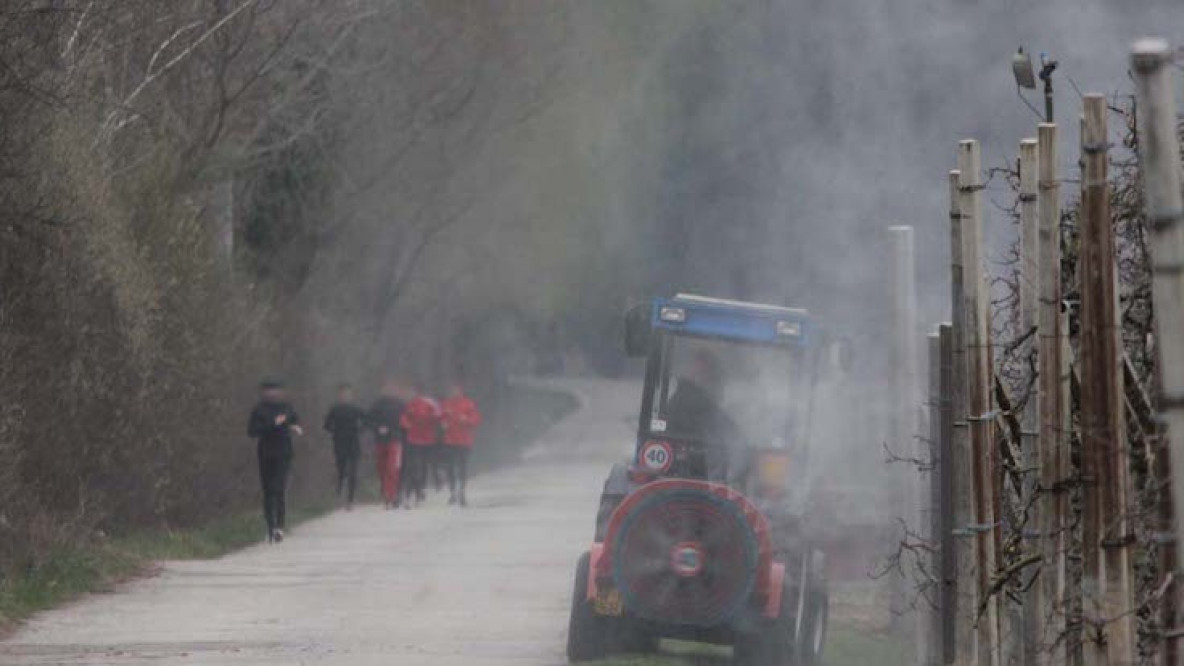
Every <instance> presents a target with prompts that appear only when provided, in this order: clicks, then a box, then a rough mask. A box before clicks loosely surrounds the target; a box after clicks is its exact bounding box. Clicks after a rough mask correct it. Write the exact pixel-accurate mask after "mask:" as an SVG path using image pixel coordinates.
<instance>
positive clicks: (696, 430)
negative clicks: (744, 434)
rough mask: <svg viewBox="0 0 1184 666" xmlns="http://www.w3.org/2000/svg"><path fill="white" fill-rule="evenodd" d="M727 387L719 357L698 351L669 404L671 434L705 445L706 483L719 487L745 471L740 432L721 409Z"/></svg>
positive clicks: (667, 407)
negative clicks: (718, 484)
mask: <svg viewBox="0 0 1184 666" xmlns="http://www.w3.org/2000/svg"><path fill="white" fill-rule="evenodd" d="M726 385H727V378H726V376H725V374H724V369H723V364H722V363H720V360H719V357H718V356H716V355H715V354H714V353H712V352H711V351H709V350H707V349H697V350H695V351H694V352H692V354H691V358H690V362H689V363H688V365H687V368H686V370H685V371H684V372H683V374H682V375H681V376H680V377H679V378H678V387H677V388H676V389H675V391H674V394H673V395H671V396H670V401H669V402H667V403H666V421H667V423H668V424H669V426H668V427H669V429H670V431H671V432H672V433H677V434H678V435H681V436H683V437H687V438H690V439H693V440H696V441H699V442H702V443H703V444H704V445H705V447H706V457H707V480H709V481H713V482H718V483H728V482H731V481H732V480H735V479H739V478H742V474H743V472H744V470H745V467H746V465H744V464H743V450H744V447H743V442H742V441H741V436H740V428H739V427H737V425H736V422H735V421H734V420H733V419H732V417H731V416H729V415H728V413H727V412H726V411H724V408H723V407H722V405H721V403H722V402H723V394H724V388H725V387H726ZM737 463H739V464H737ZM729 468H732V469H731V470H729Z"/></svg>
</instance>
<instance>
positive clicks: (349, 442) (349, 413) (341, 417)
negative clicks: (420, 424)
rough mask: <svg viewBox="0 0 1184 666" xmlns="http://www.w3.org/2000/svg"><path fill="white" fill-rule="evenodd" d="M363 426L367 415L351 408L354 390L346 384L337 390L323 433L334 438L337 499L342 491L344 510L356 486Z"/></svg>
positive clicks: (347, 507)
mask: <svg viewBox="0 0 1184 666" xmlns="http://www.w3.org/2000/svg"><path fill="white" fill-rule="evenodd" d="M365 423H366V414H365V412H363V411H362V409H361V408H360V407H358V406H357V405H356V404H354V389H353V387H352V386H350V385H349V384H342V385H341V386H339V387H338V388H337V403H336V404H334V405H333V407H331V408H330V409H329V413H328V415H326V416H325V430H328V431H329V432H330V433H332V435H333V457H334V459H335V460H336V461H337V496H338V497H341V491H342V490H345V491H346V492H347V494H346V500H345V509H346V510H347V511H348V510H350V509H352V508H353V506H354V489H355V488H356V487H357V485H358V456H359V455H360V453H361V451H360V450H359V438H360V436H361V431H362V428H363V426H364V425H365Z"/></svg>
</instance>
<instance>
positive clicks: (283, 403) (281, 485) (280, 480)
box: [247, 381, 304, 543]
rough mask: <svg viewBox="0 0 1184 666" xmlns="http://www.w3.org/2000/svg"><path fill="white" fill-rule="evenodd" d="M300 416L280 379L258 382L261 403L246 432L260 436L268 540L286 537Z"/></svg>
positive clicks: (253, 414) (261, 478) (258, 446)
mask: <svg viewBox="0 0 1184 666" xmlns="http://www.w3.org/2000/svg"><path fill="white" fill-rule="evenodd" d="M303 434H304V430H302V429H301V428H300V417H299V416H298V415H297V414H296V410H295V409H293V408H292V405H290V404H288V402H287V400H286V399H285V394H284V387H283V385H282V384H280V383H279V382H275V381H264V382H262V383H261V384H260V385H259V403H258V404H256V405H255V408H254V409H252V410H251V416H250V417H249V418H248V419H247V436H248V437H252V438H254V439H256V440H258V444H257V451H258V456H259V480H260V482H261V485H262V486H263V518H264V520H266V521H267V540H268V541H269V542H272V543H279V542H280V541H283V540H284V514H285V512H286V507H285V499H286V498H285V492H286V490H287V486H288V470H289V468H290V467H291V465H292V435H303Z"/></svg>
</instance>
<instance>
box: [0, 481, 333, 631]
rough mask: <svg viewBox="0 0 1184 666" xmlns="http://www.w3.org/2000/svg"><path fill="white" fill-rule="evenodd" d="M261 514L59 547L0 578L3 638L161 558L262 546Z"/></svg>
mask: <svg viewBox="0 0 1184 666" xmlns="http://www.w3.org/2000/svg"><path fill="white" fill-rule="evenodd" d="M331 508H332V507H331V505H329V504H324V505H316V504H314V505H310V506H301V507H294V508H293V509H291V510H290V511H289V513H288V515H289V522H290V523H291V524H293V525H295V524H298V523H300V522H303V521H306V520H309V519H311V518H315V517H317V516H320V515H323V514H325V513H327V512H328V511H329V510H330V509H331ZM261 521H262V519H261V518H260V517H259V512H258V511H255V510H253V511H242V512H239V513H235V514H232V515H229V516H226V517H223V518H218V519H215V520H212V521H210V522H209V523H207V524H206V525H203V526H201V527H196V528H192V529H181V530H145V531H141V532H136V533H132V534H128V535H126V536H119V537H115V538H110V539H104V540H93V541H91V542H89V543H85V544H70V545H63V546H59V547H58V548H56V549H54V550H52V551H50V552H49V553H47V554H46V555H45V556H43V557H41V558H40V559H39V561H38V562H37V563H36V564H35V565H30V566H28V567H26V568H25V570H24V571H23V572H19V573H17V574H16V575H9V576H5V577H4V578H0V635H3V634H4V633H7V632H9V631H11V630H12V629H14V628H15V627H16V625H17V623H18V622H20V621H21V620H23V619H25V618H27V617H29V616H30V615H32V614H33V613H36V612H38V611H42V610H46V609H48V608H53V607H54V606H58V605H60V604H62V603H65V602H68V601H71V600H73V599H76V598H78V597H80V596H82V595H84V594H87V593H92V592H103V591H108V590H110V589H111V588H112V587H113V586H114V585H115V584H116V583H119V582H121V581H126V580H129V579H131V578H134V577H136V576H139V575H143V574H144V573H147V572H149V571H151V569H152V566H153V563H155V562H156V561H158V560H200V559H212V558H216V557H221V556H222V555H225V554H226V553H229V552H232V551H235V550H238V549H240V548H244V547H246V546H249V545H252V544H255V543H258V542H259V541H261V540H262V539H263V536H264V534H263V532H264V529H263V527H262V526H261V524H262V523H261Z"/></svg>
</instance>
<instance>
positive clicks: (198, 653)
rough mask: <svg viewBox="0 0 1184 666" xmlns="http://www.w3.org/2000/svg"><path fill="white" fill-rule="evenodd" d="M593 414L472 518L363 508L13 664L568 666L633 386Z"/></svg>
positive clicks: (4, 659) (159, 587)
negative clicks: (575, 584) (569, 636)
mask: <svg viewBox="0 0 1184 666" xmlns="http://www.w3.org/2000/svg"><path fill="white" fill-rule="evenodd" d="M570 386H571V387H572V388H574V389H575V390H576V391H577V393H578V394H580V396H581V397H582V399H583V403H584V407H583V408H582V409H581V410H579V411H578V412H576V413H574V414H573V415H571V416H569V417H568V418H567V419H565V420H564V421H562V422H561V423H559V424H557V425H556V426H555V427H554V428H552V429H551V430H550V431H549V432H548V433H547V434H546V435H545V436H544V437H543V438H542V440H541V441H540V442H539V444H538V445H537V446H535V447H532V448H531V450H530V452H529V455H528V456H527V462H526V463H524V464H523V465H522V466H520V467H517V468H515V469H506V470H501V471H497V472H493V473H489V474H486V475H482V476H480V477H478V478H477V479H475V480H474V481H473V482H472V484H471V489H470V508H469V509H467V510H453V509H451V508H450V507H448V506H446V505H445V504H444V501H443V498H442V497H439V496H435V497H432V498H430V499H429V502H428V504H427V505H426V506H425V507H424V508H422V509H420V510H417V511H398V512H386V511H382V510H381V509H379V508H377V507H369V506H367V507H362V508H360V509H357V510H355V511H353V512H352V513H345V512H337V513H334V514H332V515H330V516H328V517H325V518H323V519H320V520H317V521H315V522H312V523H308V524H305V525H302V526H301V527H300V528H299V529H297V530H295V532H294V533H293V534H292V535H291V538H289V539H288V540H287V541H285V542H284V543H283V544H282V545H280V546H274V547H273V546H266V545H260V546H256V547H253V548H248V549H246V550H244V551H241V552H238V553H235V554H233V555H230V556H227V557H224V558H222V559H220V560H216V561H206V562H175V563H173V562H170V563H166V564H165V565H164V568H163V571H162V573H161V574H160V575H159V576H156V577H153V578H150V579H146V580H142V581H138V582H135V583H132V584H129V585H127V586H125V587H123V588H122V589H120V590H119V591H118V592H116V593H113V594H108V595H99V596H94V597H91V598H89V599H86V600H84V601H81V602H79V603H76V604H73V605H71V606H69V607H67V608H63V609H60V610H56V611H53V612H50V613H45V614H42V615H40V616H38V617H37V618H35V619H34V620H33V621H32V622H30V623H29V624H28V625H26V626H25V627H24V628H22V629H21V630H20V631H19V632H18V633H16V634H15V635H14V636H12V637H11V639H10V640H8V641H6V642H4V643H0V663H3V664H13V665H16V664H22V665H23V664H58V663H67V664H143V663H147V662H151V663H154V664H159V663H165V664H173V663H177V664H399V665H400V666H414V665H416V664H432V665H434V666H447V665H450V664H465V665H481V664H499V665H500V664H561V663H565V660H564V657H563V647H564V641H565V636H566V632H567V614H568V604H569V599H570V594H571V581H572V576H573V569H574V566H575V560H576V557H577V555H578V554H579V552H580V551H581V549H582V548H583V547H584V546H585V545H586V543H587V541H588V539H589V538H590V536H591V532H592V521H593V519H594V516H595V506H596V498H597V495H598V493H599V491H600V484H601V483H602V481H603V478H604V474H605V472H606V471H607V469H608V467H607V466H608V464H609V463H610V462H611V461H612V460H614V459H618V458H619V457H620V456H621V454H622V453H623V452H625V451H627V450H628V448H629V443H630V424H629V419H630V418H631V414H635V413H636V404H637V392H638V389H637V388H636V387H635V386H633V385H631V384H618V383H611V382H582V383H574V384H571V385H570Z"/></svg>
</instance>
